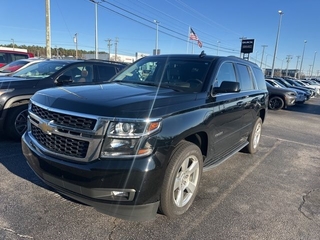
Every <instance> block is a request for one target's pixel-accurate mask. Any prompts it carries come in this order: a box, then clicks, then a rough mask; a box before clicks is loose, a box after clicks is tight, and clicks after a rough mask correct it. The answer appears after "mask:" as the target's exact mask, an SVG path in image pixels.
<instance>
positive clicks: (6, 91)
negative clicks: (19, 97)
mask: <svg viewBox="0 0 320 240" xmlns="http://www.w3.org/2000/svg"><path fill="white" fill-rule="evenodd" d="M12 91H14V88H7V89H0V96H1V95H2V94H4V93H8V92H12Z"/></svg>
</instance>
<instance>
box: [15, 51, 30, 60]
mask: <svg viewBox="0 0 320 240" xmlns="http://www.w3.org/2000/svg"><path fill="white" fill-rule="evenodd" d="M11 55H12V60H13V61H16V60H20V59H25V58H28V57H29V56H28V55H27V54H19V53H12V54H11Z"/></svg>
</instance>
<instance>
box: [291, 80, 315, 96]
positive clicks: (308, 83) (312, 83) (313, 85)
mask: <svg viewBox="0 0 320 240" xmlns="http://www.w3.org/2000/svg"><path fill="white" fill-rule="evenodd" d="M296 81H297V82H298V83H301V84H303V85H304V86H306V87H311V88H313V89H315V91H316V95H317V96H319V95H320V85H319V84H318V83H317V82H311V80H309V81H307V80H296Z"/></svg>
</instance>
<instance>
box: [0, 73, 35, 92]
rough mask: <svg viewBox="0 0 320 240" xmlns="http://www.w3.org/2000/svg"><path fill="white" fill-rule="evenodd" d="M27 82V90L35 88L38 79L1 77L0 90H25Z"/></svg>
mask: <svg viewBox="0 0 320 240" xmlns="http://www.w3.org/2000/svg"><path fill="white" fill-rule="evenodd" d="M26 81H28V88H30V87H31V86H35V85H36V84H37V83H38V82H39V79H34V78H18V77H10V76H1V77H0V89H1V88H2V89H3V88H16V89H19V88H26V85H25V84H24V83H26Z"/></svg>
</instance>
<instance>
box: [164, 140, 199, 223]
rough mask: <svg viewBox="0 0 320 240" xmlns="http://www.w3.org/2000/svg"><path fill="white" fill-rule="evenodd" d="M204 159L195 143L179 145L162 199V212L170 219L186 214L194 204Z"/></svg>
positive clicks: (168, 170) (166, 176) (172, 160)
mask: <svg viewBox="0 0 320 240" xmlns="http://www.w3.org/2000/svg"><path fill="white" fill-rule="evenodd" d="M202 167H203V157H202V153H201V150H200V149H199V147H198V146H196V145H195V144H193V143H190V142H187V141H183V142H181V143H179V145H178V146H177V148H176V150H175V152H174V153H173V155H172V156H171V158H170V163H169V165H168V167H167V170H166V173H165V177H164V181H163V187H162V190H161V198H160V211H161V212H162V213H163V214H164V215H166V216H167V217H168V218H174V217H177V216H179V215H182V214H183V213H185V212H186V211H187V210H188V209H189V207H190V206H191V204H192V203H193V201H194V199H195V197H196V195H197V192H198V189H199V184H200V179H201V175H202Z"/></svg>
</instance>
